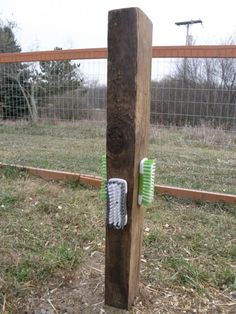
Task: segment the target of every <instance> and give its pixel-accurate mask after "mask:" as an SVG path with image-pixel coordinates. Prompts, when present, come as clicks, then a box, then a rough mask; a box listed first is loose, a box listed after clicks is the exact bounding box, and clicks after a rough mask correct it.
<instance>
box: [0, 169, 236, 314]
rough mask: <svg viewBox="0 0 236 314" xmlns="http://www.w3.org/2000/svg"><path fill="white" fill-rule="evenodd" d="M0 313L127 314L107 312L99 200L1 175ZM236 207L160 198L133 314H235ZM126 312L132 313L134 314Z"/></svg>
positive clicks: (95, 194) (147, 235)
mask: <svg viewBox="0 0 236 314" xmlns="http://www.w3.org/2000/svg"><path fill="white" fill-rule="evenodd" d="M0 182H1V189H0V243H1V244H0V311H2V313H9V314H10V313H19V314H21V313H25V314H31V313H34V314H46V313H69V314H72V313H126V312H125V311H118V310H114V309H112V308H109V307H106V306H104V303H103V300H104V298H103V294H104V237H105V235H104V229H105V228H104V203H103V201H101V200H100V199H99V191H98V190H96V189H94V188H90V187H87V186H81V185H78V184H76V183H63V182H46V181H44V180H42V179H40V178H36V177H33V176H30V175H28V174H26V173H25V172H23V171H20V172H19V171H16V170H14V169H12V168H5V169H0ZM235 261H236V208H235V205H222V204H207V203H196V202H191V201H183V200H177V199H175V198H171V197H167V196H162V195H157V196H156V198H155V202H154V204H153V205H152V206H150V207H148V208H146V210H145V224H144V241H143V252H142V257H141V273H140V295H139V296H138V298H137V299H136V301H135V304H134V307H133V308H132V310H131V311H130V313H212V314H213V313H214V314H215V313H232V314H233V313H235V312H236V262H235ZM127 313H128V312H127Z"/></svg>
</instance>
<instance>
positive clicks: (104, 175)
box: [100, 155, 107, 201]
mask: <svg viewBox="0 0 236 314" xmlns="http://www.w3.org/2000/svg"><path fill="white" fill-rule="evenodd" d="M101 175H102V185H101V191H100V197H101V199H102V200H104V201H105V200H106V199H107V158H106V155H103V156H102V158H101Z"/></svg>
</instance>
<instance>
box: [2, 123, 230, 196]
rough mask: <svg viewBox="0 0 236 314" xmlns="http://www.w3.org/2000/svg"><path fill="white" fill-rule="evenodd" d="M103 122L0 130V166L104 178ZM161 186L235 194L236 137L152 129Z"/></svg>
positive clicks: (204, 130) (202, 129)
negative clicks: (101, 173)
mask: <svg viewBox="0 0 236 314" xmlns="http://www.w3.org/2000/svg"><path fill="white" fill-rule="evenodd" d="M105 133H106V125H105V123H104V122H96V121H78V122H76V123H72V122H58V123H54V124H51V123H50V124H46V123H42V124H38V125H36V126H30V125H29V124H28V123H26V122H17V123H16V122H5V123H4V122H2V123H1V124H0V148H1V149H0V162H4V163H9V164H20V165H27V166H36V167H42V168H50V169H58V170H67V171H73V172H79V173H84V174H96V175H100V157H101V155H102V154H104V153H105ZM149 138H150V146H149V148H150V149H149V157H154V158H156V160H157V173H156V176H157V180H156V181H157V183H159V184H167V185H174V186H179V187H185V188H195V189H201V190H208V191H213V192H224V193H232V194H236V133H235V132H227V131H225V130H223V129H221V128H211V127H209V126H207V125H204V124H203V125H201V126H196V127H190V126H186V127H183V128H174V127H168V128H167V127H160V126H152V127H151V130H150V137H149Z"/></svg>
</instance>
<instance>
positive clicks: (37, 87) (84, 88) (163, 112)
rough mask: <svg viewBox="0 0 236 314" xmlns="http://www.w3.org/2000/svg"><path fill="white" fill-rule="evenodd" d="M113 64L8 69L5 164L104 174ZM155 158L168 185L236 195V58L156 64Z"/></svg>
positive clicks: (1, 87) (3, 103)
mask: <svg viewBox="0 0 236 314" xmlns="http://www.w3.org/2000/svg"><path fill="white" fill-rule="evenodd" d="M106 71H107V61H106V59H105V58H104V59H88V58H87V59H81V60H77V59H73V60H71V59H70V60H69V59H65V60H53V59H52V60H49V61H34V62H26V60H25V61H22V62H17V63H0V132H1V133H0V144H1V152H0V161H2V162H7V163H14V164H22V165H29V166H38V167H45V168H52V169H60V170H70V171H76V172H84V173H87V174H99V168H100V156H101V155H102V154H103V153H104V152H105V127H106V85H107V77H106ZM151 94H152V98H151V117H150V119H151V124H152V127H151V132H150V155H152V156H153V157H156V159H157V164H158V170H157V180H158V182H159V183H162V184H170V185H177V186H180V187H186V188H198V189H206V190H210V191H220V192H228V193H234V194H236V188H235V187H236V59H235V58H223V57H222V58H158V59H156V58H155V59H153V63H152V81H151Z"/></svg>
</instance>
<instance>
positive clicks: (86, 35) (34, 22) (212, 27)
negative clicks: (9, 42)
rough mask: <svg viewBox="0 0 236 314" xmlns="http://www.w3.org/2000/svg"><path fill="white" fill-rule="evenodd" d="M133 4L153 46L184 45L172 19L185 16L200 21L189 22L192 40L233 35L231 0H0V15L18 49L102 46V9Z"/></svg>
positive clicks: (235, 18)
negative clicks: (10, 24)
mask: <svg viewBox="0 0 236 314" xmlns="http://www.w3.org/2000/svg"><path fill="white" fill-rule="evenodd" d="M134 6H135V7H139V8H141V9H142V10H143V11H144V12H145V13H146V14H147V16H148V17H149V18H150V19H151V21H152V23H153V45H183V44H185V36H186V28H185V27H184V26H181V27H178V26H176V25H175V24H174V23H175V22H179V21H185V20H191V19H201V20H202V21H203V26H201V25H200V24H196V25H194V26H192V27H191V34H192V35H193V37H194V39H195V40H196V43H197V44H208V43H210V44H219V43H222V41H224V40H225V39H226V38H228V37H229V36H231V35H234V36H235V37H236V13H235V12H236V1H235V0H224V1H219V0H195V1H193V0H172V1H171V0H163V1H158V0H116V1H115V0H94V1H92V0H84V1H80V0H37V1H35V0H0V19H1V20H3V21H6V20H11V21H15V22H16V23H17V26H18V29H17V30H16V34H17V39H18V42H19V44H20V45H21V47H22V50H23V51H31V50H50V49H53V48H54V47H55V46H58V47H62V48H64V49H66V48H91V47H106V46H107V14H108V11H109V10H112V9H118V8H124V7H134Z"/></svg>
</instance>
